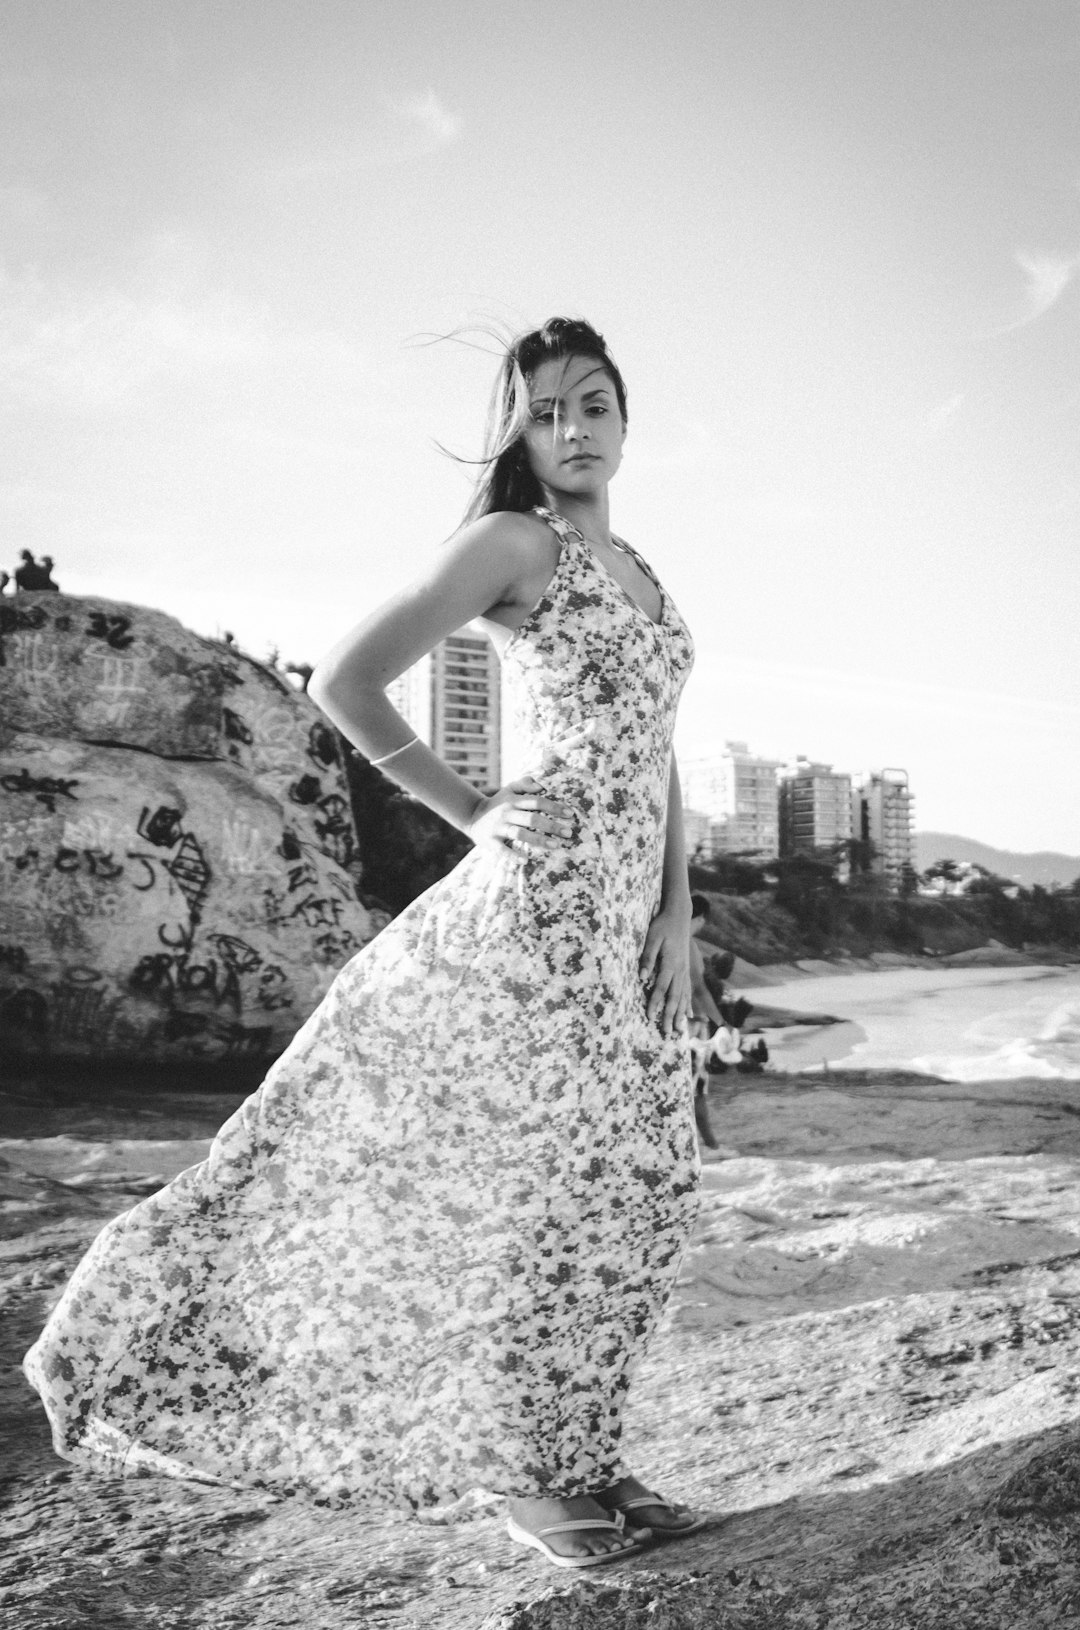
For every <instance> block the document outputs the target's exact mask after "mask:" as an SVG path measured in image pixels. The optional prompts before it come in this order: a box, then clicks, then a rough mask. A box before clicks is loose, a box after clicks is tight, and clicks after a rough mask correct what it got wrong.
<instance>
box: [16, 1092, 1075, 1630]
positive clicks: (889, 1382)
mask: <svg viewBox="0 0 1080 1630" xmlns="http://www.w3.org/2000/svg"><path fill="white" fill-rule="evenodd" d="M235 1102H236V1099H235V1096H230V1095H228V1094H209V1095H207V1094H203V1095H198V1094H194V1093H190V1092H186V1093H185V1092H183V1091H172V1092H160V1091H159V1092H155V1093H153V1094H148V1093H147V1092H146V1090H145V1085H139V1084H137V1083H136V1084H133V1085H132V1086H131V1087H130V1089H129V1090H126V1091H123V1090H119V1089H117V1088H115V1087H113V1088H112V1089H109V1090H104V1091H99V1092H97V1093H96V1094H95V1093H91V1094H89V1095H88V1094H87V1093H86V1092H85V1090H84V1091H81V1092H79V1094H78V1096H77V1097H73V1094H72V1092H71V1090H70V1088H65V1089H60V1088H57V1087H54V1086H49V1085H47V1084H44V1083H42V1082H41V1081H37V1082H34V1081H30V1080H23V1081H21V1082H19V1083H14V1084H9V1086H8V1088H7V1089H6V1092H5V1095H4V1097H3V1099H2V1100H0V1113H2V1115H3V1122H2V1124H3V1131H4V1137H3V1138H2V1139H0V1158H2V1160H3V1162H4V1164H3V1165H2V1166H0V1191H2V1199H3V1205H2V1211H0V1222H2V1230H0V1231H2V1233H3V1236H4V1237H3V1238H2V1240H0V1297H2V1299H3V1336H2V1341H3V1360H4V1363H5V1366H6V1368H5V1371H4V1379H3V1383H2V1389H0V1452H2V1455H3V1467H4V1477H5V1484H4V1490H3V1495H4V1504H3V1510H2V1514H0V1541H3V1550H2V1558H3V1559H2V1561H0V1625H2V1626H4V1627H7V1626H11V1627H12V1630H15V1627H18V1630H75V1627H79V1626H84V1625H95V1626H97V1625H103V1626H112V1625H116V1626H125V1625H139V1626H144V1625H145V1626H154V1627H159V1626H160V1627H163V1630H164V1627H171V1630H188V1627H191V1630H203V1627H216V1626H223V1627H224V1626H244V1627H251V1630H271V1627H278V1626H281V1627H286V1626H287V1627H289V1630H324V1627H325V1630H333V1627H337V1626H348V1625H363V1626H366V1627H369V1630H419V1627H423V1630H432V1627H440V1630H442V1627H446V1630H481V1627H483V1630H572V1627H573V1630H577V1627H581V1630H584V1627H585V1626H589V1627H590V1630H615V1627H619V1630H623V1627H631V1630H646V1627H648V1630H691V1627H696V1626H708V1627H710V1630H772V1627H783V1630H861V1627H864V1626H867V1627H869V1626H880V1627H886V1626H888V1627H896V1630H900V1627H905V1630H907V1627H910V1630H976V1627H978V1630H996V1627H998V1626H1000V1627H1002V1630H1004V1627H1006V1626H1007V1627H1008V1630H1034V1627H1036V1626H1046V1627H1050V1626H1053V1627H1055V1630H1057V1627H1059V1626H1070V1625H1075V1626H1080V1548H1078V1544H1077V1541H1078V1538H1080V1439H1078V1436H1077V1433H1076V1428H1075V1421H1076V1418H1077V1414H1078V1410H1080V1299H1078V1295H1077V1292H1078V1291H1080V1191H1078V1187H1077V1174H1078V1163H1080V1098H1078V1096H1077V1088H1076V1084H1075V1083H1073V1084H1072V1085H1071V1086H1070V1085H1069V1083H1064V1082H1054V1081H1026V1082H1023V1081H1017V1082H994V1083H992V1084H984V1085H975V1086H973V1085H970V1084H965V1085H963V1086H954V1085H946V1084H943V1083H936V1082H933V1081H930V1080H927V1079H926V1078H925V1077H918V1078H915V1077H905V1076H903V1075H900V1074H896V1073H893V1074H883V1073H877V1074H873V1075H869V1074H867V1075H862V1076H860V1075H858V1074H855V1073H852V1072H847V1073H845V1074H843V1075H836V1076H833V1077H832V1078H829V1077H828V1076H825V1075H814V1076H812V1077H811V1076H801V1077H789V1078H781V1077H770V1076H764V1077H739V1076H732V1075H728V1076H726V1077H724V1078H722V1080H721V1081H719V1082H718V1083H717V1084H716V1090H715V1092H714V1096H713V1099H712V1114H713V1118H714V1121H715V1123H716V1126H717V1131H718V1133H719V1135H720V1137H721V1138H722V1140H723V1145H724V1147H723V1149H722V1150H721V1151H720V1152H718V1154H717V1155H716V1156H715V1157H710V1159H709V1164H708V1166H707V1167H706V1171H705V1200H704V1206H703V1211H702V1218H701V1223H700V1226H699V1228H698V1232H697V1235H696V1238H695V1241H694V1244H693V1247H692V1249H691V1251H690V1253H689V1256H688V1259H687V1262H686V1265H685V1270H684V1273H683V1275H682V1279H681V1282H680V1285H679V1288H678V1293H677V1295H676V1297H675V1301H674V1305H673V1307H672V1310H671V1316H670V1319H669V1321H668V1323H667V1325H666V1327H665V1330H664V1332H663V1334H662V1336H661V1337H660V1339H659V1340H658V1342H657V1343H656V1345H655V1347H654V1349H653V1352H652V1353H651V1355H650V1357H649V1360H648V1363H647V1365H646V1367H645V1369H644V1371H643V1373H642V1375H641V1378H640V1381H639V1384H638V1386H637V1389H636V1393H635V1395H634V1399H633V1404H632V1409H631V1413H630V1418H629V1422H628V1435H629V1443H630V1447H631V1450H632V1458H633V1460H634V1462H635V1464H636V1465H637V1467H638V1469H639V1471H640V1472H641V1474H642V1475H643V1476H645V1477H647V1478H649V1479H651V1480H653V1481H654V1482H655V1485H656V1486H658V1487H660V1488H661V1489H663V1490H665V1491H667V1492H669V1493H670V1494H672V1495H673V1496H677V1497H678V1498H681V1499H686V1500H690V1501H693V1502H694V1503H696V1504H698V1505H700V1506H701V1507H702V1508H703V1509H704V1510H706V1511H708V1513H709V1515H710V1519H711V1520H710V1524H709V1526H708V1528H707V1529H706V1530H705V1531H704V1532H702V1533H701V1534H699V1535H697V1536H695V1537H694V1538H692V1539H690V1540H687V1541H684V1542H683V1543H681V1544H679V1545H673V1546H670V1547H668V1548H665V1549H659V1548H658V1549H654V1550H652V1551H650V1552H648V1553H646V1554H643V1555H642V1556H640V1557H638V1558H635V1559H634V1560H632V1561H631V1562H629V1563H627V1564H625V1565H623V1566H621V1567H619V1568H617V1569H610V1568H608V1569H598V1570H594V1571H593V1572H592V1573H590V1574H585V1575H576V1576H575V1575H572V1574H565V1573H555V1572H554V1571H553V1570H551V1569H549V1568H547V1567H546V1566H545V1564H544V1563H543V1562H542V1561H541V1560H540V1559H539V1558H538V1557H537V1556H536V1555H535V1553H533V1552H526V1551H523V1550H517V1549H515V1548H513V1547H512V1546H510V1544H509V1543H508V1541H507V1540H506V1538H505V1536H504V1533H503V1528H502V1522H501V1518H500V1515H499V1507H498V1504H497V1503H495V1502H489V1501H485V1500H484V1499H482V1498H477V1499H475V1500H472V1501H467V1502H463V1505H462V1508H461V1509H459V1510H458V1511H457V1512H454V1513H451V1514H450V1516H451V1518H452V1519H453V1520H448V1521H443V1522H441V1523H438V1524H432V1523H424V1524H420V1523H407V1522H402V1521H401V1520H399V1519H397V1518H394V1519H388V1518H382V1517H375V1518H372V1519H370V1520H367V1521H361V1520H359V1519H358V1518H357V1517H356V1516H355V1515H347V1514H344V1513H341V1512H327V1511H322V1510H318V1509H312V1508H307V1507H301V1506H299V1505H298V1504H296V1503H292V1502H275V1501H272V1500H268V1499H265V1498H263V1497H261V1496H258V1495H238V1494H234V1493H228V1492H220V1491H216V1490H210V1489H201V1488H197V1487H189V1486H185V1485H181V1484H176V1483H171V1482H167V1481H164V1480H156V1479H146V1480H139V1481H132V1482H113V1481H110V1480H108V1479H106V1478H103V1477H97V1476H92V1475H88V1474H86V1473H82V1472H74V1471H72V1470H70V1469H69V1468H67V1467H66V1466H65V1465H64V1464H63V1463H61V1462H59V1461H57V1460H55V1459H54V1458H53V1456H52V1453H51V1450H50V1447H49V1443H48V1436H47V1432H46V1429H45V1425H44V1421H43V1418H42V1415H41V1413H40V1411H39V1409H38V1407H37V1404H36V1401H35V1399H34V1397H33V1395H32V1394H31V1393H30V1391H29V1389H28V1388H27V1387H26V1385H25V1384H24V1382H23V1381H22V1378H21V1375H20V1373H19V1371H18V1368H17V1361H18V1358H19V1357H20V1355H21V1353H22V1352H23V1350H24V1349H25V1347H26V1346H27V1345H28V1344H29V1343H30V1341H31V1340H32V1339H33V1337H34V1334H35V1332H36V1331H37V1329H38V1327H39V1326H40V1323H41V1321H42V1319H43V1318H44V1316H45V1314H46V1312H47V1310H48V1308H49V1307H50V1305H51V1304H52V1302H53V1300H54V1299H55V1296H56V1294H57V1292H58V1289H59V1286H60V1285H61V1283H62V1282H63V1280H64V1278H65V1277H66V1275H67V1273H68V1272H69V1270H70V1269H71V1267H72V1266H73V1264H74V1262H75V1261H76V1260H77V1258H78V1256H79V1254H80V1253H81V1251H82V1250H83V1249H84V1247H85V1245H86V1244H87V1242H88V1241H89V1240H90V1238H91V1237H92V1236H93V1234H94V1232H95V1230H96V1229H97V1228H98V1227H99V1226H100V1224H101V1222H102V1221H103V1220H104V1219H105V1218H106V1217H108V1216H109V1215H111V1214H112V1213H113V1212H114V1211H117V1210H119V1209H121V1208H122V1207H124V1206H127V1205H129V1204H130V1203H132V1201H133V1200H135V1199H136V1198H138V1197H140V1196H141V1195H142V1194H143V1193H145V1192H148V1191H149V1190H150V1189H152V1188H153V1187H155V1186H156V1185H157V1184H158V1183H159V1182H160V1181H161V1180H162V1179H164V1178H166V1177H168V1176H169V1175H171V1173H172V1172H173V1171H175V1170H178V1169H179V1168H180V1167H181V1166H183V1165H185V1164H187V1163H189V1162H190V1161H191V1160H193V1159H197V1158H199V1156H200V1155H201V1153H202V1150H203V1148H204V1147H205V1142H200V1140H206V1139H208V1138H209V1137H210V1136H211V1135H212V1133H213V1131H214V1130H215V1128H216V1126H217V1125H218V1124H219V1123H220V1121H221V1120H222V1119H223V1118H224V1116H225V1115H226V1114H227V1113H228V1112H229V1111H230V1110H231V1109H232V1107H233V1106H234V1104H235Z"/></svg>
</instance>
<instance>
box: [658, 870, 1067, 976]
mask: <svg viewBox="0 0 1080 1630" xmlns="http://www.w3.org/2000/svg"><path fill="white" fill-rule="evenodd" d="M850 847H851V846H849V851H850ZM860 847H861V846H860ZM840 858H842V857H841V856H839V855H838V854H837V853H836V852H834V851H821V852H820V853H818V854H815V855H796V856H793V857H792V858H791V859H788V860H777V861H771V862H768V863H767V864H765V865H762V864H760V863H755V862H753V861H751V860H749V859H748V858H746V857H743V856H724V857H722V858H720V859H719V860H718V861H716V862H715V863H713V864H711V865H709V866H701V865H692V866H691V868H690V883H691V887H692V888H694V889H697V890H699V891H700V892H701V893H703V894H706V895H708V897H709V899H710V901H711V903H712V907H713V911H712V916H711V918H710V921H709V926H708V928H707V929H706V931H705V935H704V937H705V938H707V939H708V940H710V941H711V942H712V943H713V944H714V945H720V946H723V947H725V948H726V949H728V950H731V951H734V952H735V954H736V955H737V956H741V957H744V958H745V959H746V961H748V962H757V963H762V962H787V961H792V960H794V959H797V958H800V957H830V956H836V955H837V954H838V953H844V952H846V953H848V954H849V955H852V956H866V955H868V954H869V953H870V952H872V951H896V952H901V953H904V954H908V955H911V954H920V953H929V954H931V955H937V956H945V955H949V954H950V953H953V952H956V951H967V950H973V949H975V948H976V947H977V946H980V945H986V944H987V943H988V941H990V940H997V941H998V942H999V943H1000V944H1002V945H1006V946H1009V947H1010V948H1012V949H1015V950H1024V949H1027V950H1032V949H1040V950H1046V951H1049V952H1053V953H1055V954H1060V953H1065V954H1073V955H1080V883H1073V884H1072V885H1070V887H1069V888H1067V889H1059V890H1055V891H1054V892H1050V891H1048V890H1047V889H1044V888H1042V887H1040V886H1039V885H1038V884H1036V885H1035V886H1034V887H1033V888H1030V889H1025V888H1020V887H1018V886H1017V885H1016V884H1014V883H1012V882H1010V881H1009V880H1008V879H1006V878H1001V877H995V876H993V874H991V873H989V872H985V871H982V872H981V875H976V876H975V877H974V878H972V879H971V880H970V881H969V882H968V884H967V886H966V888H965V891H964V893H962V894H945V895H926V894H920V893H919V892H918V889H919V887H920V884H921V883H922V881H923V878H925V879H927V880H929V879H931V878H934V877H940V878H944V879H946V880H947V881H953V882H955V881H956V880H957V879H958V876H959V872H958V869H957V868H956V866H955V863H954V862H951V861H949V860H943V861H939V862H937V863H935V865H934V866H931V867H929V868H928V870H927V872H926V873H925V874H923V878H920V877H919V875H918V874H917V873H915V872H912V873H911V874H910V875H909V876H908V877H906V878H905V880H904V887H903V890H902V892H901V893H900V894H898V895H897V894H890V893H888V892H887V891H886V889H885V886H884V883H883V880H882V879H881V878H880V877H879V876H878V875H876V874H875V873H873V872H871V871H870V870H869V869H868V863H869V858H870V857H869V856H866V855H862V854H850V853H849V856H848V858H849V862H850V863H851V864H852V868H853V869H852V873H851V877H850V879H849V880H848V881H847V882H842V881H841V880H840V878H839V877H838V875H837V872H838V862H839V860H840Z"/></svg>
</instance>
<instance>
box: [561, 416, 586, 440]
mask: <svg viewBox="0 0 1080 1630" xmlns="http://www.w3.org/2000/svg"><path fill="white" fill-rule="evenodd" d="M562 433H563V441H579V440H580V439H581V438H582V437H583V436H587V435H588V433H589V432H588V430H587V429H586V428H585V424H584V422H583V421H582V420H580V419H576V418H574V419H564V420H563V427H562Z"/></svg>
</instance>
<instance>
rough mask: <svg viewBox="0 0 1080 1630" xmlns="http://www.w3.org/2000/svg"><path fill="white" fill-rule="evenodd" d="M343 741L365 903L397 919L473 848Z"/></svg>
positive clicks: (449, 826) (453, 828)
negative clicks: (412, 902) (397, 916)
mask: <svg viewBox="0 0 1080 1630" xmlns="http://www.w3.org/2000/svg"><path fill="white" fill-rule="evenodd" d="M340 740H341V745H342V748H343V757H344V762H345V773H346V776H347V777H348V782H349V793H350V796H351V798H352V808H353V819H354V821H355V822H356V837H357V843H358V846H359V849H360V864H361V867H362V872H363V876H362V881H361V884H360V898H361V900H362V901H363V903H364V905H366V906H375V907H382V908H383V909H385V910H387V911H389V912H390V913H391V914H393V915H396V914H397V912H399V911H403V910H404V909H405V907H406V906H407V905H408V904H409V903H410V901H412V900H415V899H416V897H417V895H418V894H423V892H424V890H425V889H429V888H430V887H431V885H432V884H433V883H437V882H438V881H439V879H440V877H445V876H446V874H447V872H449V871H452V870H453V868H454V867H455V866H456V865H457V863H458V861H459V860H461V859H462V857H463V856H464V855H466V854H468V852H469V850H470V849H471V848H472V844H471V843H470V842H469V840H468V838H466V837H465V836H463V834H462V833H460V832H459V831H458V830H457V828H456V827H454V826H451V825H450V824H449V822H448V821H444V820H443V819H442V818H441V816H439V815H436V814H435V813H434V812H433V811H432V810H430V809H428V808H427V807H426V805H424V804H421V803H419V802H418V801H417V799H415V798H410V797H409V796H408V794H407V793H404V792H402V791H401V789H400V788H399V787H397V786H395V784H394V782H393V781H391V780H389V779H388V778H387V777H386V776H385V775H382V774H381V773H380V772H379V771H378V770H376V769H374V768H373V767H372V766H371V765H370V764H369V763H368V761H367V759H366V758H365V757H364V756H363V754H362V753H358V752H357V751H356V749H355V747H350V746H349V745H348V743H347V742H346V741H345V739H344V737H341V738H340Z"/></svg>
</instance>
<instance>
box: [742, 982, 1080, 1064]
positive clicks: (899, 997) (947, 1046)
mask: <svg viewBox="0 0 1080 1630" xmlns="http://www.w3.org/2000/svg"><path fill="white" fill-rule="evenodd" d="M747 994H748V996H749V998H750V1000H754V999H755V998H757V999H758V1001H760V1002H761V1003H763V1004H764V1003H767V1004H769V1005H775V1006H777V1007H785V1008H794V1009H795V1010H796V1011H800V1010H801V1011H805V1012H808V1013H817V1014H821V1013H829V1014H832V1015H835V1016H836V1017H838V1018H840V1019H842V1020H843V1021H844V1022H843V1023H842V1024H832V1025H807V1026H802V1025H799V1026H796V1027H794V1028H791V1029H784V1030H767V1031H766V1039H767V1041H768V1044H769V1052H770V1057H771V1064H772V1067H773V1068H774V1069H777V1070H783V1071H798V1070H806V1069H820V1068H821V1066H822V1064H828V1066H829V1068H830V1069H837V1070H844V1069H859V1070H864V1069H905V1070H916V1071H919V1072H921V1073H924V1074H927V1075H936V1076H941V1077H942V1078H943V1079H945V1080H947V1081H1010V1080H1019V1079H1022V1078H1029V1079H1030V1078H1031V1077H1044V1078H1056V1079H1059V1080H1072V1081H1080V968H1049V967H1034V968H897V969H888V970H885V971H882V972H879V973H852V974H839V975H836V976H832V975H825V976H824V977H821V978H816V977H810V978H806V979H799V980H792V981H790V982H789V983H787V984H783V985H769V986H766V987H759V988H757V989H755V990H751V991H749V992H748V993H747Z"/></svg>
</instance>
